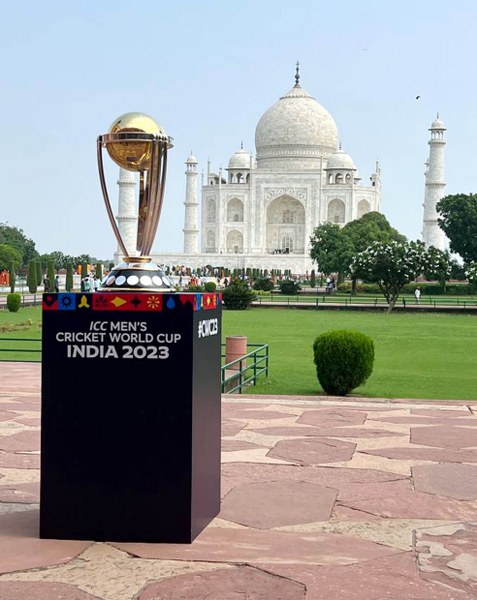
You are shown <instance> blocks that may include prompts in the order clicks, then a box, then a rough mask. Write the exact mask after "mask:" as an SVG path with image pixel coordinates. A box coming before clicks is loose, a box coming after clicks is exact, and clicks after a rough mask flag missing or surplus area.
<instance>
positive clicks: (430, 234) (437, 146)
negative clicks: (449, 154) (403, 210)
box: [422, 114, 446, 250]
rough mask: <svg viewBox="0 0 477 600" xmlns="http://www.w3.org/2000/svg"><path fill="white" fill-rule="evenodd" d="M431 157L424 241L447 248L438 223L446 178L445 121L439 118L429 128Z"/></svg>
mask: <svg viewBox="0 0 477 600" xmlns="http://www.w3.org/2000/svg"><path fill="white" fill-rule="evenodd" d="M429 131H430V132H431V139H430V140H429V159H428V161H427V162H426V172H425V177H426V189H425V194H424V204H423V207H424V218H423V223H422V241H423V242H424V243H425V244H426V246H434V247H435V248H438V249H439V250H445V248H446V236H445V234H444V232H443V231H442V229H441V228H440V227H439V225H438V223H437V211H436V204H437V202H439V200H440V199H441V198H443V197H444V196H445V188H446V184H445V180H444V146H445V145H446V142H445V140H444V132H445V131H446V128H445V126H444V123H443V122H442V121H441V120H440V119H439V114H437V118H436V119H435V120H434V121H433V122H432V125H431V127H430V129H429Z"/></svg>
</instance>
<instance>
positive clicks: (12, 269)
mask: <svg viewBox="0 0 477 600" xmlns="http://www.w3.org/2000/svg"><path fill="white" fill-rule="evenodd" d="M9 275H10V292H11V293H12V294H13V293H14V292H15V283H16V280H17V278H16V275H15V265H14V263H12V264H11V265H10V269H9Z"/></svg>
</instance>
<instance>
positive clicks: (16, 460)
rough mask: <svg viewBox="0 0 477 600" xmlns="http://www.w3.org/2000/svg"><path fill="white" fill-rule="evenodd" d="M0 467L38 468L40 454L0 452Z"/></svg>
mask: <svg viewBox="0 0 477 600" xmlns="http://www.w3.org/2000/svg"><path fill="white" fill-rule="evenodd" d="M0 467H6V468H9V469H39V468H40V455H39V454H15V453H13V452H0ZM0 483H1V480H0ZM0 600H1V599H0Z"/></svg>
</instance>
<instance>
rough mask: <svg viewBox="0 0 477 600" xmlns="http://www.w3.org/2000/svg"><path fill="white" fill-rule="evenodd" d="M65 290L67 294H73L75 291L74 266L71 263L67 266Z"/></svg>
mask: <svg viewBox="0 0 477 600" xmlns="http://www.w3.org/2000/svg"><path fill="white" fill-rule="evenodd" d="M65 289H66V291H67V292H71V290H72V289H73V265H72V263H70V262H69V263H67V265H66V282H65Z"/></svg>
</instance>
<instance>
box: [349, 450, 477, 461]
mask: <svg viewBox="0 0 477 600" xmlns="http://www.w3.org/2000/svg"><path fill="white" fill-rule="evenodd" d="M360 452H361V453H364V454H372V455H373V456H383V457H384V458H395V459H397V460H428V461H431V462H440V463H444V462H446V463H461V462H477V450H470V449H469V450H452V449H449V448H442V449H441V448H380V449H377V450H375V449H371V450H366V449H361V450H360Z"/></svg>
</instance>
